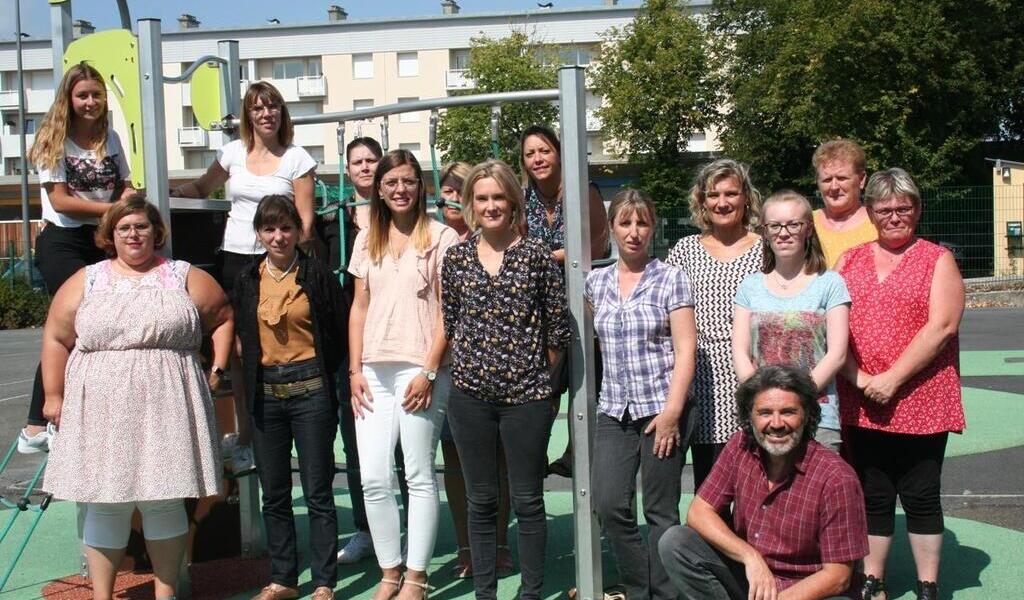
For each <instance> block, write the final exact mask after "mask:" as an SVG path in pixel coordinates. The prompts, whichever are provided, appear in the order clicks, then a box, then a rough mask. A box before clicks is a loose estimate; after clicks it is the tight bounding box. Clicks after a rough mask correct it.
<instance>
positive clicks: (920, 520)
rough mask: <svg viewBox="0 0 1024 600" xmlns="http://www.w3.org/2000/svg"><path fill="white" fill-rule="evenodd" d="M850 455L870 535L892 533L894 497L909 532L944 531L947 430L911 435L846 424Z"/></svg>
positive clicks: (894, 514)
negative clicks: (905, 519) (862, 493)
mask: <svg viewBox="0 0 1024 600" xmlns="http://www.w3.org/2000/svg"><path fill="white" fill-rule="evenodd" d="M847 435H848V437H849V440H850V456H851V458H852V461H853V468H854V470H856V471H857V476H858V477H859V478H860V483H861V486H862V487H863V488H864V508H865V512H866V513H867V518H868V534H869V535H877V536H885V537H889V536H892V534H893V531H894V529H895V527H896V497H897V496H899V499H900V504H901V505H903V510H904V512H906V514H907V531H908V532H910V533H919V534H922V535H934V534H939V533H942V532H943V529H944V522H943V518H942V502H941V501H940V498H939V495H940V493H941V491H942V460H943V457H944V456H945V454H946V441H947V439H948V437H949V434H948V433H945V432H943V433H935V434H931V435H911V434H903V433H887V432H884V431H876V430H874V429H864V428H861V427H850V428H849V430H848V431H847Z"/></svg>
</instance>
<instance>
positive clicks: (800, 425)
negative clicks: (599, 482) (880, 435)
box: [658, 366, 868, 600]
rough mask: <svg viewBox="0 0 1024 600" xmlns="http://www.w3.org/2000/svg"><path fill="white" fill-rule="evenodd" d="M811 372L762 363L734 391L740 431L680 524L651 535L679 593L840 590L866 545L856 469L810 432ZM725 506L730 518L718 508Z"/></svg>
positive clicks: (818, 598) (771, 595) (762, 595)
mask: <svg viewBox="0 0 1024 600" xmlns="http://www.w3.org/2000/svg"><path fill="white" fill-rule="evenodd" d="M817 398H818V392H817V388H816V386H815V384H814V382H813V381H812V380H811V378H810V376H809V375H808V374H806V373H804V372H802V371H799V370H796V369H792V368H789V367H777V366H769V367H762V368H760V369H758V370H757V372H756V373H755V374H754V375H753V376H752V377H751V378H750V379H748V380H747V381H746V382H744V383H743V384H742V385H741V386H740V387H739V390H738V391H737V392H736V401H737V405H738V406H737V409H738V415H739V419H740V425H741V431H739V432H737V433H736V434H735V435H733V437H732V438H731V439H730V440H729V443H728V444H726V446H725V449H724V450H722V454H721V456H719V458H718V460H717V462H716V463H715V466H714V468H713V469H712V470H711V474H710V475H709V476H708V478H707V480H706V481H705V482H704V484H703V485H702V486H701V487H700V490H698V491H697V496H696V497H695V498H694V499H693V503H692V504H691V505H690V511H689V513H687V515H686V525H677V526H675V527H673V528H671V529H669V530H668V531H667V532H666V533H665V534H664V535H663V536H662V538H661V540H660V542H659V543H658V549H659V551H660V554H661V559H662V561H663V563H664V565H665V569H666V570H667V571H668V573H669V576H670V577H671V578H672V581H673V582H674V583H675V584H676V586H677V587H678V588H679V590H680V591H681V592H682V597H683V598H688V599H699V600H717V599H722V600H747V599H748V598H749V599H751V600H761V599H764V600H775V599H779V600H782V599H786V598H792V599H795V598H801V599H807V600H822V599H826V598H846V597H848V596H847V594H849V593H850V590H851V579H852V575H853V563H854V561H856V560H858V559H861V558H863V557H864V556H866V555H867V553H868V534H867V524H866V519H865V516H864V496H863V494H862V493H861V488H860V483H859V482H858V481H857V475H856V474H855V473H854V471H853V469H851V468H850V466H849V465H847V464H846V463H845V462H843V460H842V459H841V458H840V457H839V455H838V454H836V453H835V452H831V451H829V450H827V449H826V448H824V447H823V446H822V445H820V444H819V443H818V442H815V441H814V431H815V430H816V429H817V427H818V421H819V420H820V419H821V409H820V407H819V406H818V401H817ZM730 507H731V508H732V524H731V525H730V523H729V522H728V521H726V520H725V519H723V517H722V515H723V514H726V513H727V511H728V510H729V508H730Z"/></svg>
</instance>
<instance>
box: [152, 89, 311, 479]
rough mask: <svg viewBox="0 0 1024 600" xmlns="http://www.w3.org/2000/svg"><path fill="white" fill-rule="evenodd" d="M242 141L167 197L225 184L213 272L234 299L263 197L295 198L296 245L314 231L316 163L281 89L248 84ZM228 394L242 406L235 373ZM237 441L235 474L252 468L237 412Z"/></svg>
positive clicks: (201, 194) (257, 255) (235, 365)
mask: <svg viewBox="0 0 1024 600" xmlns="http://www.w3.org/2000/svg"><path fill="white" fill-rule="evenodd" d="M241 122H242V126H241V139H238V140H234V141H232V142H228V143H227V144H225V145H224V147H222V148H221V149H220V150H218V151H217V160H215V161H214V162H213V164H211V165H210V168H209V169H207V170H206V173H204V174H203V176H202V177H200V178H199V179H197V180H195V181H192V182H189V183H186V184H183V185H180V186H178V187H177V188H176V189H175V190H174V192H173V193H172V195H174V196H181V197H185V198H206V197H209V195H210V194H211V193H213V191H214V190H216V189H217V188H219V187H221V186H222V185H223V186H225V198H227V199H228V200H230V201H231V211H230V212H228V219H227V223H226V224H225V226H224V242H223V244H222V245H221V248H220V252H219V253H218V260H217V268H216V273H215V276H216V277H217V280H218V281H219V282H220V284H221V286H222V287H223V288H224V291H225V292H227V294H228V297H229V298H231V300H232V301H234V299H235V298H234V288H235V279H236V278H237V277H238V274H239V273H241V272H243V271H245V270H246V269H247V268H248V267H250V266H252V265H254V264H255V263H256V262H258V261H259V260H260V259H261V258H262V256H263V254H264V249H263V246H262V245H261V244H260V243H259V240H258V239H257V237H256V231H255V229H253V225H252V222H253V216H255V214H256V207H257V206H258V205H259V203H260V200H262V199H263V197H264V196H270V195H275V194H279V195H283V196H287V197H289V198H291V199H292V200H294V202H295V207H296V208H297V209H298V210H299V216H300V217H301V218H302V232H301V235H300V241H299V245H300V246H302V247H303V248H304V249H306V250H307V251H308V250H309V244H310V243H311V242H312V241H313V240H314V237H315V234H314V230H313V225H314V222H313V220H314V211H313V172H314V171H315V170H316V161H315V160H313V157H311V156H310V155H309V153H308V152H306V151H305V150H304V149H303V148H302V147H301V146H295V145H293V144H292V138H293V136H294V133H295V129H294V127H293V126H292V120H291V117H290V116H289V114H288V107H287V106H286V105H285V102H284V98H283V97H282V96H281V92H279V91H278V90H277V88H275V87H274V86H273V85H271V84H269V83H267V82H265V81H257V82H256V83H254V84H252V85H250V86H249V89H248V90H247V91H246V93H245V98H244V99H243V100H242V118H241ZM231 366H232V369H233V370H234V369H237V370H235V371H234V372H236V373H238V372H241V369H240V366H241V363H240V362H239V361H238V358H237V357H234V358H232V360H231ZM231 381H232V392H233V395H234V397H235V407H236V410H240V411H241V410H243V407H244V404H245V402H244V398H245V395H244V393H243V392H244V390H242V389H241V385H240V381H241V378H240V377H233V378H232V379H231ZM238 417H239V419H238V421H239V429H240V431H239V437H238V443H239V445H238V446H237V447H236V451H235V453H234V456H233V457H232V467H233V469H234V471H235V473H236V474H241V473H244V472H249V471H252V470H254V469H255V464H254V463H253V460H252V452H251V451H250V450H249V443H248V437H249V436H248V435H247V434H248V429H249V428H248V415H244V414H242V412H239V413H238Z"/></svg>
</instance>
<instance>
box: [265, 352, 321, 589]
mask: <svg viewBox="0 0 1024 600" xmlns="http://www.w3.org/2000/svg"><path fill="white" fill-rule="evenodd" d="M318 374H319V368H318V367H317V365H316V360H315V359H314V360H308V361H302V362H299V363H291V364H288V365H281V366H277V367H270V368H263V369H262V376H261V378H260V379H258V380H257V384H258V385H259V386H261V387H262V385H263V383H264V382H266V383H288V382H292V381H302V380H305V379H310V378H312V377H316V376H318ZM259 397H260V398H261V400H262V406H259V407H253V411H252V413H253V414H252V424H253V427H252V441H253V452H254V455H255V457H256V471H257V473H258V474H259V477H260V485H261V486H262V489H263V523H264V526H265V527H266V531H267V551H268V552H269V554H270V580H271V581H272V582H273V583H277V584H280V585H284V586H288V587H295V586H296V585H297V584H298V578H299V560H298V551H297V548H296V541H295V519H294V515H293V513H292V459H291V456H292V444H293V443H294V444H295V449H296V451H297V452H298V455H299V479H300V481H301V483H302V495H303V497H304V498H305V500H306V507H307V509H308V511H309V544H310V553H309V563H310V571H311V572H312V576H313V582H312V583H313V587H314V588H316V587H320V586H327V587H330V588H332V589H333V588H334V585H335V584H336V583H337V574H336V573H335V571H336V570H337V561H338V557H337V554H338V518H337V514H336V513H335V507H334V493H333V491H332V487H333V482H334V436H335V431H336V430H337V427H338V422H337V416H338V413H337V409H336V408H335V407H334V406H333V405H332V402H331V401H330V399H329V398H328V397H327V393H326V391H325V390H324V389H322V388H321V389H319V390H316V391H313V392H308V393H305V394H301V395H298V396H293V397H291V398H288V399H286V400H279V399H277V398H275V397H273V396H269V395H262V394H261V395H260V396H259Z"/></svg>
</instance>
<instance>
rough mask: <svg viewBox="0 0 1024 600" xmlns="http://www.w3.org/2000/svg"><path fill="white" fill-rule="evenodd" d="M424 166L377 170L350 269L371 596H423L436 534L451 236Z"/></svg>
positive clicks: (353, 374) (400, 157)
mask: <svg viewBox="0 0 1024 600" xmlns="http://www.w3.org/2000/svg"><path fill="white" fill-rule="evenodd" d="M426 201H427V198H426V189H425V186H424V184H423V171H422V169H421V168H420V165H419V162H417V160H416V157H415V156H413V155H412V153H410V152H408V151H406V150H394V151H392V152H389V153H388V154H387V155H385V156H384V157H383V158H382V159H381V161H380V164H379V165H378V166H377V172H376V174H375V175H374V180H373V190H372V193H371V196H370V226H369V227H368V228H366V229H363V230H361V231H360V232H359V235H358V236H357V237H356V241H355V246H354V249H353V252H352V261H351V262H350V263H349V266H348V271H349V273H351V274H352V276H353V277H354V278H355V296H354V298H353V302H352V310H351V312H350V314H349V367H350V368H349V376H350V380H349V381H350V385H351V389H352V411H353V413H355V416H356V441H357V444H358V447H359V470H360V473H361V474H362V480H363V501H364V503H365V505H366V517H367V520H368V522H369V525H370V535H371V536H372V537H373V547H374V551H375V552H376V554H377V562H378V564H379V565H380V568H381V583H380V587H378V588H377V591H376V593H375V594H374V596H373V598H374V600H383V599H387V598H394V597H399V598H401V599H402V600H408V599H410V598H421V597H426V595H427V592H428V590H429V586H428V585H427V566H428V565H429V564H430V557H431V555H432V554H433V551H434V541H435V539H436V537H437V519H438V510H439V505H440V503H439V501H438V496H437V484H436V482H435V479H434V454H435V451H436V448H437V438H438V433H439V432H440V429H441V421H442V420H443V419H444V413H445V408H446V405H447V402H448V389H449V387H450V381H449V376H448V369H447V360H446V358H447V357H446V350H447V347H448V343H447V340H445V337H444V329H443V326H442V322H441V258H442V257H443V256H444V253H445V252H446V251H447V250H448V248H449V247H450V246H452V245H453V244H455V243H456V242H457V241H458V235H457V234H456V233H455V231H453V230H452V229H451V228H450V227H446V226H445V225H442V224H440V223H438V222H437V221H435V220H433V219H431V218H430V217H429V216H428V215H427V205H426ZM399 442H401V445H402V452H403V455H404V461H405V480H406V483H407V484H408V488H409V510H408V522H409V527H408V540H407V541H408V557H407V559H406V560H405V565H406V570H405V574H404V579H403V574H402V571H401V565H402V562H403V561H402V547H401V537H400V520H399V514H398V504H397V502H396V501H395V492H396V491H397V490H396V489H394V488H393V487H392V479H393V477H392V476H393V473H394V456H395V446H396V444H398V443H399Z"/></svg>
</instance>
